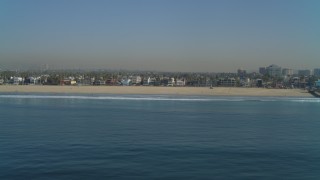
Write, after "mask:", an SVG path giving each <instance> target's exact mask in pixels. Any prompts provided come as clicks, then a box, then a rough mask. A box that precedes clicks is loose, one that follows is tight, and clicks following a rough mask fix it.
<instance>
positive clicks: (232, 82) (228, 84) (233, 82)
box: [218, 78, 236, 87]
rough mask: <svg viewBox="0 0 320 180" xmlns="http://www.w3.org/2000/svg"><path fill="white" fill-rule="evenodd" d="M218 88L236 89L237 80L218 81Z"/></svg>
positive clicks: (225, 79)
mask: <svg viewBox="0 0 320 180" xmlns="http://www.w3.org/2000/svg"><path fill="white" fill-rule="evenodd" d="M218 86H224V87H234V86H236V79H235V78H220V79H219V80H218Z"/></svg>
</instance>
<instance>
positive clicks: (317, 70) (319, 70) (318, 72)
mask: <svg viewBox="0 0 320 180" xmlns="http://www.w3.org/2000/svg"><path fill="white" fill-rule="evenodd" d="M313 75H314V76H318V77H320V68H315V69H314V70H313Z"/></svg>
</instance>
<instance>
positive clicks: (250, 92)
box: [0, 85, 312, 97]
mask: <svg viewBox="0 0 320 180" xmlns="http://www.w3.org/2000/svg"><path fill="white" fill-rule="evenodd" d="M8 92H14V93H85V94H160V95H212V96H282V97H312V95H311V94H309V93H308V92H307V91H305V90H301V89H265V88H237V87H231V88H229V87H214V88H213V89H210V88H208V87H153V86H31V85H26V86H24V85H1V86H0V93H8Z"/></svg>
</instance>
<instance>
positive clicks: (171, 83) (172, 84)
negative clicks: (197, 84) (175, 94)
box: [168, 78, 175, 86]
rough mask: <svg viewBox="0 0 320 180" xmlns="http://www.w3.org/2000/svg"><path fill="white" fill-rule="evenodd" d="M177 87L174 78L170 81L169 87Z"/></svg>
mask: <svg viewBox="0 0 320 180" xmlns="http://www.w3.org/2000/svg"><path fill="white" fill-rule="evenodd" d="M174 85H175V80H174V78H171V79H169V81H168V86H174Z"/></svg>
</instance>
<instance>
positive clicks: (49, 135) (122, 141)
mask: <svg viewBox="0 0 320 180" xmlns="http://www.w3.org/2000/svg"><path fill="white" fill-rule="evenodd" d="M319 117H320V99H316V98H277V97H269V98H267V97H208V96H197V97H191V96H156V95H145V96H143V95H140V96H135V95H77V94H74V95H57V94H12V93H9V94H3V93H2V94H0V179H148V180H149V179H320V118H319Z"/></svg>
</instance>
